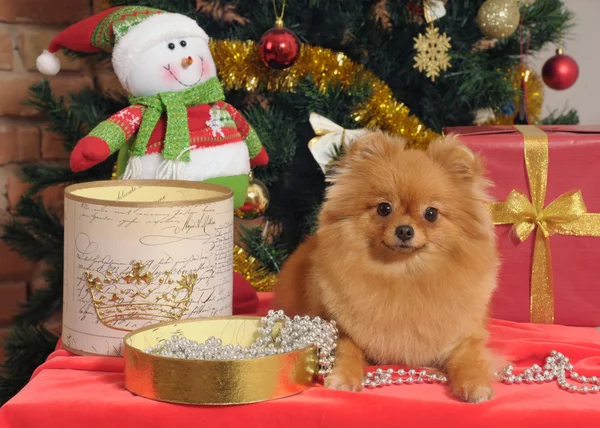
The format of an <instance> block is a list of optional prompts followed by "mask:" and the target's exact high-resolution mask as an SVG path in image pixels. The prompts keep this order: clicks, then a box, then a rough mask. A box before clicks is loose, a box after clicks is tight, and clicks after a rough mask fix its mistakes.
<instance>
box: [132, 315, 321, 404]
mask: <svg viewBox="0 0 600 428" xmlns="http://www.w3.org/2000/svg"><path fill="white" fill-rule="evenodd" d="M278 326H279V328H280V327H281V324H278V325H276V326H275V328H274V332H273V334H276V333H277V331H278ZM259 327H261V318H260V317H245V316H233V317H214V318H205V319H193V320H185V321H175V322H168V323H161V324H155V325H152V326H148V327H144V328H141V329H138V330H135V331H133V332H131V333H129V334H127V335H126V336H125V338H124V339H123V340H124V347H125V348H124V349H125V388H126V389H128V390H129V391H130V392H132V393H134V394H136V395H139V396H142V397H146V398H150V399H153V400H158V401H167V402H171V403H182V404H204V405H231V404H247V403H256V402H260V401H267V400H274V399H278V398H283V397H288V396H291V395H294V394H298V393H300V392H302V391H304V390H306V389H308V388H309V387H311V386H312V385H313V383H314V382H315V380H316V376H317V374H318V358H317V351H316V348H314V347H308V348H305V349H301V350H297V351H293V352H288V353H284V354H279V355H273V356H269V357H261V358H252V359H246V360H187V359H179V358H169V357H162V356H159V355H155V354H150V353H147V352H145V351H146V349H148V348H154V347H156V346H157V345H159V344H160V343H161V342H162V341H165V340H168V339H170V338H171V337H172V336H173V335H181V336H184V337H186V338H188V339H190V340H194V341H197V342H200V343H202V342H205V341H206V340H207V339H208V338H209V337H211V336H213V337H215V338H219V339H221V340H222V342H223V345H228V344H232V345H240V346H242V347H246V346H249V345H250V344H251V343H252V342H253V341H254V340H255V339H256V338H258V337H259V333H258V328H259Z"/></svg>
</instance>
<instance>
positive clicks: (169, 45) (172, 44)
mask: <svg viewBox="0 0 600 428" xmlns="http://www.w3.org/2000/svg"><path fill="white" fill-rule="evenodd" d="M167 46H168V47H169V49H171V50H173V49H175V43H169V44H168V45H167Z"/></svg>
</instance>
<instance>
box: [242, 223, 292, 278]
mask: <svg viewBox="0 0 600 428" xmlns="http://www.w3.org/2000/svg"><path fill="white" fill-rule="evenodd" d="M241 239H242V242H243V243H244V244H245V245H246V247H247V248H248V251H249V253H250V254H251V255H252V256H254V257H255V258H256V259H257V260H258V261H260V262H261V264H262V265H263V266H264V267H265V268H266V269H268V270H269V271H271V272H274V273H279V272H280V271H281V267H282V266H283V262H284V261H285V259H286V257H287V251H286V250H285V249H283V248H282V245H281V242H279V241H278V239H277V237H275V240H274V241H273V242H269V240H268V239H267V238H265V237H263V228H262V227H250V228H248V227H242V233H241Z"/></svg>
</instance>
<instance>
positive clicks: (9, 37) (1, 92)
mask: <svg viewBox="0 0 600 428" xmlns="http://www.w3.org/2000/svg"><path fill="white" fill-rule="evenodd" d="M106 7H108V3H107V1H106V0H0V224H2V223H3V222H5V221H6V220H7V218H8V216H9V213H10V210H11V208H12V207H14V206H15V204H16V203H17V202H18V200H19V197H20V196H21V194H22V193H23V192H24V191H25V190H26V185H25V184H24V183H23V182H22V181H21V180H20V179H19V176H18V172H19V169H20V166H21V165H22V164H23V163H26V162H67V155H66V153H65V152H64V150H63V147H62V142H61V141H60V139H59V138H58V137H57V136H56V135H54V134H52V133H51V132H48V131H47V130H46V129H45V128H46V125H45V123H44V121H43V120H42V118H41V117H40V116H39V115H38V114H37V112H36V111H35V110H34V109H32V108H31V107H27V106H24V105H23V104H22V101H23V100H24V99H26V98H27V93H28V88H29V85H31V84H32V83H36V82H38V81H39V80H40V79H42V78H44V77H45V78H47V77H46V76H42V75H41V74H39V73H38V72H37V70H36V66H35V60H36V58H37V56H38V55H39V54H41V53H42V52H43V50H44V49H46V48H47V47H48V44H49V42H50V40H51V39H52V38H53V37H54V36H55V35H56V34H58V33H59V32H60V30H61V29H63V28H65V27H67V26H68V25H70V24H72V23H74V22H78V21H80V20H81V19H83V18H85V17H86V16H89V15H91V14H92V13H97V12H99V11H100V10H103V9H105V8H106ZM58 56H59V58H60V60H61V71H60V72H59V73H58V75H57V76H54V77H50V78H49V80H50V86H51V87H52V89H53V90H54V92H55V93H56V94H57V95H66V94H68V93H69V92H73V91H77V90H78V89H81V88H83V87H85V86H88V87H94V88H96V89H100V90H104V91H107V90H110V91H117V92H123V89H122V87H121V85H120V84H119V82H118V80H117V78H116V76H115V75H114V73H113V72H112V70H111V68H110V65H104V66H99V67H97V68H91V66H90V65H88V64H85V63H81V62H79V61H75V62H73V61H69V60H67V59H66V58H64V56H62V55H61V54H59V55H58ZM62 198H63V195H62V192H61V191H60V189H50V191H48V192H46V193H45V194H44V200H45V201H46V204H47V205H50V206H53V207H54V208H55V209H56V211H57V212H59V213H61V211H62ZM235 220H236V221H235V224H236V230H239V227H241V226H242V225H243V226H246V227H247V226H250V225H258V224H260V223H261V221H260V220H255V221H241V220H239V219H235ZM235 242H236V244H238V245H241V244H242V243H241V241H240V239H239V235H238V234H237V233H236V235H235ZM42 271H43V266H41V265H36V266H32V265H31V264H29V263H27V262H26V261H25V260H23V259H22V258H21V257H20V255H19V254H18V253H15V252H12V251H10V250H9V249H8V248H7V246H6V245H5V244H4V242H3V241H2V240H0V363H1V362H2V361H3V348H2V346H1V345H2V342H3V340H4V338H5V337H6V334H7V333H8V331H9V329H10V323H11V319H12V316H13V315H14V314H15V311H16V309H17V308H18V305H19V303H20V302H23V301H24V300H25V299H26V297H27V295H28V294H30V293H31V292H32V291H34V290H36V289H37V288H39V287H45V286H46V284H45V282H44V280H43V278H42V277H41V272H42ZM60 325H61V321H60V314H57V316H56V317H55V319H53V320H52V321H51V323H50V325H48V326H47V327H49V328H50V330H52V331H54V332H56V333H57V334H58V333H59V331H60Z"/></svg>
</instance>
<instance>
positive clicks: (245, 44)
mask: <svg viewBox="0 0 600 428" xmlns="http://www.w3.org/2000/svg"><path fill="white" fill-rule="evenodd" d="M211 50H212V54H213V57H214V60H215V64H216V67H217V70H219V71H218V74H219V79H220V80H221V83H222V84H223V86H224V87H225V88H226V89H236V90H245V91H248V92H253V91H257V90H266V91H270V92H294V91H295V90H296V87H297V86H298V83H299V82H300V81H301V79H303V78H305V77H306V76H308V75H311V76H312V78H313V81H314V82H315V84H316V85H317V87H318V89H319V90H320V91H322V92H323V93H324V92H325V91H326V90H327V87H328V86H329V85H330V84H338V85H340V86H341V87H342V88H343V89H346V90H348V91H352V88H353V87H362V86H363V85H368V86H369V87H370V88H371V91H372V92H371V95H370V97H369V98H368V99H367V100H366V101H365V102H364V103H362V104H361V105H360V106H358V107H357V108H356V109H355V110H354V111H353V112H352V117H353V118H354V120H355V121H356V122H357V123H358V124H360V125H361V126H362V127H365V128H379V129H381V130H383V131H385V132H389V133H391V134H394V135H398V136H402V137H404V138H406V139H408V140H409V141H410V144H411V145H412V146H414V147H418V148H426V147H427V144H428V143H429V141H431V140H432V139H434V138H435V137H437V136H438V134H437V133H435V132H434V131H432V130H431V129H429V128H427V127H426V126H425V125H424V124H423V123H422V122H421V121H420V120H419V119H418V118H417V117H415V116H413V115H411V114H410V109H409V108H408V107H407V106H406V105H404V104H403V103H401V102H398V101H397V100H396V99H394V96H393V94H392V91H391V89H390V88H389V86H387V85H386V84H385V83H384V82H383V81H382V80H380V79H379V78H377V76H375V74H373V73H372V72H370V71H368V70H366V69H365V68H364V66H362V65H360V64H356V63H355V62H354V61H352V60H351V59H350V58H348V57H347V56H346V55H344V54H343V53H340V52H334V51H332V50H330V49H325V48H321V47H316V46H310V45H302V47H301V49H300V55H299V57H298V60H297V61H296V63H295V64H294V65H293V66H292V67H290V68H288V69H286V70H273V69H270V68H267V67H265V65H264V64H263V63H262V62H261V61H260V58H259V56H258V52H257V46H256V44H255V43H254V42H252V41H237V40H218V41H212V42H211Z"/></svg>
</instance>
